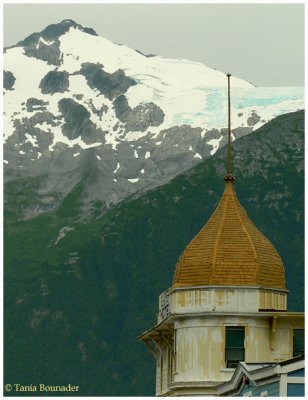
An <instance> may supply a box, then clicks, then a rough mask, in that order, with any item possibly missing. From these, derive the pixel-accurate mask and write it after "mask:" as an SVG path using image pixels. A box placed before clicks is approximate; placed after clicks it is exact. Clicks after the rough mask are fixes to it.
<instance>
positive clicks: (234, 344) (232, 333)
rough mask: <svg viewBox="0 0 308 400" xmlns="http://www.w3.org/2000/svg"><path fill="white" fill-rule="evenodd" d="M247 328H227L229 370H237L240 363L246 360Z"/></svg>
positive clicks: (227, 361) (226, 358)
mask: <svg viewBox="0 0 308 400" xmlns="http://www.w3.org/2000/svg"><path fill="white" fill-rule="evenodd" d="M244 340H245V327H244V326H226V352H225V360H226V367H227V368H236V366H237V364H238V363H239V361H244V360H245V347H244Z"/></svg>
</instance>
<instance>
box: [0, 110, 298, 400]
mask: <svg viewBox="0 0 308 400" xmlns="http://www.w3.org/2000/svg"><path fill="white" fill-rule="evenodd" d="M303 144H304V113H303V112H297V113H291V114H287V115H282V116H280V117H278V118H276V119H274V120H272V121H271V122H270V123H268V124H266V125H265V126H264V127H262V128H260V129H259V130H258V131H256V132H255V133H253V134H250V135H247V136H245V137H242V138H240V139H238V140H237V141H236V142H235V143H234V151H233V153H234V154H235V156H234V165H235V171H234V174H235V176H236V178H237V181H236V182H235V187H236V191H237V194H238V197H239V200H240V201H241V203H242V205H243V206H244V207H245V209H246V210H247V212H248V214H249V216H250V217H251V219H252V220H253V221H254V222H255V223H256V225H257V226H258V228H259V229H260V230H261V231H262V232H263V233H264V234H265V235H266V236H267V237H268V238H269V239H270V240H271V241H272V242H273V244H274V245H275V247H276V248H277V250H278V252H279V253H280V255H281V257H282V259H283V261H284V264H285V268H286V276H287V287H288V289H289V290H290V294H289V302H288V308H289V310H302V309H303V296H304V289H303V273H304V267H303V265H304V264H303V262H304V260H303V248H304V247H303V233H304V227H303V203H304V194H303V178H304V153H303ZM225 160H226V148H222V149H221V150H219V151H218V152H217V153H216V154H215V155H214V156H213V157H211V158H209V159H208V160H206V161H205V162H203V163H201V164H199V165H198V166H196V167H194V168H193V169H190V170H189V171H187V172H186V173H184V174H182V175H180V176H178V177H176V178H175V179H173V180H172V181H171V182H170V183H168V184H167V185H164V186H162V187H160V188H158V189H155V190H152V191H150V192H148V193H147V194H145V195H143V196H142V197H139V198H135V199H134V198H130V199H127V200H126V201H124V202H122V203H121V204H119V205H118V206H116V207H114V208H113V209H112V210H110V211H109V212H107V213H105V214H104V215H103V216H100V210H99V207H100V205H97V207H98V208H97V209H93V214H92V216H93V219H92V221H91V222H90V223H82V222H81V221H80V218H79V215H80V207H82V204H83V203H82V193H83V189H84V186H87V185H88V183H87V180H90V181H91V179H92V176H91V170H89V171H88V172H87V174H85V176H84V180H83V181H81V183H80V184H78V185H77V186H75V187H74V189H73V190H72V191H71V192H70V194H69V195H68V196H67V197H66V198H65V199H64V201H63V202H62V204H61V207H59V208H58V209H57V210H56V211H55V212H50V213H46V214H45V215H41V216H38V217H36V218H32V219H30V220H28V221H16V215H15V212H16V211H15V210H16V207H22V206H23V204H24V203H23V200H22V195H23V196H24V198H26V199H28V201H29V202H30V203H31V196H35V194H36V191H35V185H38V184H39V183H38V182H36V181H35V179H34V178H33V180H31V181H29V182H28V186H22V188H16V184H15V183H13V182H11V183H10V182H9V183H8V184H7V188H6V196H7V204H8V205H10V206H7V208H6V215H5V248H4V250H5V265H6V267H5V346H4V349H5V354H4V357H5V382H20V383H23V384H29V383H32V384H38V383H42V382H44V383H45V382H46V384H53V385H57V384H68V383H72V384H74V385H80V391H79V392H78V393H77V395H92V396H93V395H96V396H98V395H100V396H108V395H117V396H123V395H135V396H140V395H144V396H145V395H154V381H155V370H154V369H155V362H154V359H152V357H151V356H150V355H149V354H148V352H147V350H146V348H145V347H144V346H143V345H142V344H141V343H138V342H137V340H136V337H137V336H138V335H139V334H140V333H142V332H143V331H144V330H146V329H148V328H149V327H151V326H152V325H153V324H155V316H156V312H157V307H158V295H159V294H160V293H161V292H162V291H164V290H165V289H167V288H168V287H169V286H170V285H171V281H172V275H173V272H174V267H175V263H176V261H177V259H178V257H179V255H180V254H181V252H182V251H183V249H184V247H185V246H186V244H187V243H188V242H189V241H190V240H191V238H192V237H193V236H194V235H195V234H196V233H197V232H198V231H199V230H200V228H201V227H202V226H203V225H204V223H205V222H206V221H207V220H208V218H209V216H210V215H211V213H212V212H213V210H214V208H215V206H216V205H217V203H218V201H219V198H220V196H221V193H222V191H223V187H224V182H223V177H224V175H225V164H226V162H225ZM16 190H17V191H19V197H17V198H16V196H15V195H16ZM17 201H20V203H19V204H18V203H16V202H17ZM14 202H15V204H14ZM95 216H96V217H95ZM21 332H22V334H21ZM15 394H16V393H15ZM33 394H34V395H41V394H35V393H33ZM11 395H14V392H11ZM19 395H20V394H19ZM71 395H72V393H71Z"/></svg>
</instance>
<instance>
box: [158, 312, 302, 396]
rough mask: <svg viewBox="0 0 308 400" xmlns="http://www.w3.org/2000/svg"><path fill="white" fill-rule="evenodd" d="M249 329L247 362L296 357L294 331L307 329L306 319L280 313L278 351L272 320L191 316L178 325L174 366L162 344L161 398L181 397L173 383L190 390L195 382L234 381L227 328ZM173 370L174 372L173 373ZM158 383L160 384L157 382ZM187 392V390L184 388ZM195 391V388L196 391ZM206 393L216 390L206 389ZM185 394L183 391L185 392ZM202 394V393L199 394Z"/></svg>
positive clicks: (175, 328) (246, 339)
mask: <svg viewBox="0 0 308 400" xmlns="http://www.w3.org/2000/svg"><path fill="white" fill-rule="evenodd" d="M231 325H234V326H245V362H248V363H249V362H279V361H282V360H286V359H289V358H291V357H292V354H291V353H292V347H291V348H290V338H292V336H293V329H294V327H296V328H300V327H301V328H303V325H304V322H303V319H302V318H300V317H298V318H293V319H292V320H290V319H288V318H281V317H280V316H279V314H277V318H276V325H275V340H274V348H273V350H271V346H270V345H271V329H272V322H271V318H270V317H268V316H267V317H247V316H232V315H231V316H228V315H222V316H217V315H216V316H215V315H213V316H211V315H209V314H204V315H201V316H199V317H193V316H187V317H181V318H179V319H176V320H175V322H174V332H175V333H174V349H175V360H174V365H175V366H176V371H175V370H174V368H173V367H172V362H173V361H172V358H171V356H170V349H169V348H168V346H165V345H162V346H161V348H163V349H164V350H163V351H164V352H165V356H164V357H163V358H162V362H161V364H160V363H157V366H158V369H161V372H159V371H157V378H158V381H160V383H159V384H157V395H162V394H166V393H169V394H172V395H177V393H178V392H177V391H176V390H174V389H173V391H172V393H171V391H170V384H172V383H179V384H181V385H184V387H185V388H186V391H187V390H188V391H189V387H191V386H193V385H192V382H201V383H202V382H213V385H214V386H215V383H216V384H219V383H221V382H223V381H228V380H229V379H231V377H232V375H233V372H234V369H231V368H226V366H225V365H226V364H225V329H226V326H231ZM171 370H172V373H171ZM157 383H158V382H157ZM181 390H183V389H181ZM194 390H195V388H193V387H192V391H194ZM202 390H203V392H201V393H204V394H208V393H210V392H212V391H213V388H209V389H206V388H203V389H202ZM181 393H182V392H181ZM199 394H200V392H199Z"/></svg>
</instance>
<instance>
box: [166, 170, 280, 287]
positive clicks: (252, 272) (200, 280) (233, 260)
mask: <svg viewBox="0 0 308 400" xmlns="http://www.w3.org/2000/svg"><path fill="white" fill-rule="evenodd" d="M229 177H231V179H228V176H227V177H226V187H225V190H224V193H223V195H222V198H221V200H220V202H219V204H218V206H217V208H216V210H215V211H214V213H213V214H212V216H211V218H210V219H209V221H208V222H207V224H206V225H205V226H204V227H203V228H202V229H201V231H200V232H199V233H198V234H197V236H196V237H195V238H194V239H193V240H192V241H191V242H190V243H189V244H188V246H187V247H186V249H185V250H184V252H183V254H182V255H181V257H180V258H179V260H178V262H177V265H176V270H175V273H174V277H173V283H172V286H173V287H185V286H186V287H187V286H208V285H213V286H214V285H218V286H261V287H270V288H279V289H285V272H284V266H283V263H282V260H281V258H280V256H279V254H278V253H277V251H276V249H275V247H274V246H273V245H272V243H271V242H270V241H269V240H268V239H267V238H266V237H265V236H264V235H263V234H262V233H261V232H260V231H259V230H258V229H257V227H256V226H255V225H254V223H253V222H252V221H251V220H250V219H249V217H248V215H247V213H246V211H245V210H244V208H243V207H242V206H241V204H240V202H239V201H238V199H237V196H236V193H235V190H234V187H233V180H234V178H233V177H232V176H229Z"/></svg>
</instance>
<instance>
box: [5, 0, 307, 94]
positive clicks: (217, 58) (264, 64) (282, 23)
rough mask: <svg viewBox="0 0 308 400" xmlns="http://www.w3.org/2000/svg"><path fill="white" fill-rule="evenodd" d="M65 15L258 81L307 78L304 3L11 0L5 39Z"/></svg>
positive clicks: (112, 36) (124, 39)
mask: <svg viewBox="0 0 308 400" xmlns="http://www.w3.org/2000/svg"><path fill="white" fill-rule="evenodd" d="M63 19H73V20H74V21H76V22H77V23H79V24H81V25H83V26H85V27H90V28H93V29H94V30H95V31H96V32H97V34H98V35H100V36H103V37H105V38H106V39H109V40H112V41H114V42H116V43H121V44H125V45H127V46H129V47H131V48H133V49H137V50H140V51H142V52H143V53H145V54H149V53H152V54H157V55H160V56H163V57H170V58H186V59H189V60H193V61H200V62H202V63H204V64H206V65H207V66H209V67H211V68H217V69H218V70H221V71H223V72H230V73H231V74H232V75H234V76H236V77H239V78H242V79H245V80H247V81H249V82H251V83H253V84H255V85H257V86H303V85H304V4H292V3H290V4H243V3H242V4H230V3H229V4H206V3H204V4H180V3H177V4H163V3H160V4H127V3H126V4H104V3H101V4H98V3H95V4H80V3H77V4H72V3H71V4H61V3H60V4H56V3H54V4H33V3H32V4H5V5H4V21H3V24H4V28H3V29H4V36H3V39H4V46H12V45H14V44H16V43H17V42H18V41H20V40H22V39H24V38H25V37H27V36H29V35H30V34H31V33H33V32H39V31H41V30H43V29H44V28H45V27H46V26H47V25H49V24H52V23H57V22H60V21H62V20H63Z"/></svg>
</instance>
